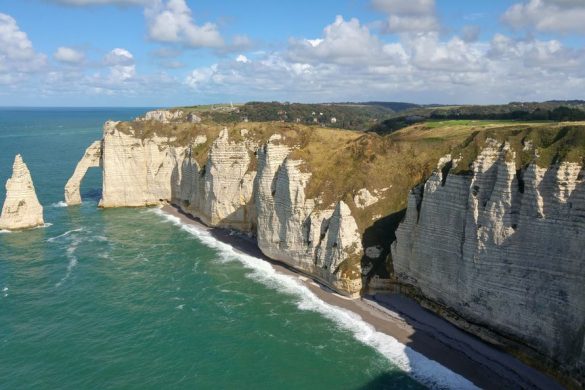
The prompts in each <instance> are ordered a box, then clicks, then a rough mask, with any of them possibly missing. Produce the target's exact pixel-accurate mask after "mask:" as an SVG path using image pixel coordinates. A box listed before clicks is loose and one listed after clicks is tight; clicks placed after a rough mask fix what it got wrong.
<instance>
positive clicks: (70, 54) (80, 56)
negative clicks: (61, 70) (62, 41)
mask: <svg viewBox="0 0 585 390" xmlns="http://www.w3.org/2000/svg"><path fill="white" fill-rule="evenodd" d="M53 58H55V59H56V60H57V61H59V62H63V63H66V64H80V63H82V62H83V60H84V59H85V54H84V53H83V52H82V51H79V50H75V49H73V48H70V47H65V46H61V47H59V48H58V49H57V51H55V53H53Z"/></svg>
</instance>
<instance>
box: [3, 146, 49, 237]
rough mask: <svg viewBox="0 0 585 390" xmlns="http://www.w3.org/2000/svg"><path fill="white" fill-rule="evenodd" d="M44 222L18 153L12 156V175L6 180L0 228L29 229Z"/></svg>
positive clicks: (30, 180) (26, 169) (24, 165)
mask: <svg viewBox="0 0 585 390" xmlns="http://www.w3.org/2000/svg"><path fill="white" fill-rule="evenodd" d="M44 224H45V222H44V220H43V207H42V206H41V204H40V203H39V200H38V199H37V194H36V193H35V187H34V185H33V181H32V178H31V176H30V172H29V170H28V168H27V166H26V164H25V163H24V161H22V157H21V156H20V154H17V155H16V157H15V158H14V164H13V166H12V177H11V178H10V179H8V181H7V182H6V200H5V201H4V206H3V207H2V215H0V230H21V229H30V228H34V227H38V226H43V225H44Z"/></svg>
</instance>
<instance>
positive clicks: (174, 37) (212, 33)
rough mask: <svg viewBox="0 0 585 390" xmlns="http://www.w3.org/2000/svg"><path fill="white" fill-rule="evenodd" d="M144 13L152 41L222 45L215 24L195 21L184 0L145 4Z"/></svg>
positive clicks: (195, 45)
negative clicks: (196, 22) (198, 23)
mask: <svg viewBox="0 0 585 390" xmlns="http://www.w3.org/2000/svg"><path fill="white" fill-rule="evenodd" d="M144 14H145V16H146V20H147V24H148V36H149V38H150V39H152V40H153V41H157V42H165V43H179V44H182V45H184V46H188V47H193V48H198V47H208V48H220V47H222V46H223V45H224V40H223V38H222V37H221V35H220V33H219V31H218V29H217V26H216V25H215V24H213V23H205V24H203V25H197V24H195V22H194V21H193V16H192V13H191V9H190V8H189V6H188V5H187V3H186V2H185V0H168V1H167V2H163V1H161V0H159V1H157V2H156V3H155V4H154V5H152V6H150V7H148V8H146V9H145V11H144Z"/></svg>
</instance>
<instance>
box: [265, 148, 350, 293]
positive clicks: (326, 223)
mask: <svg viewBox="0 0 585 390" xmlns="http://www.w3.org/2000/svg"><path fill="white" fill-rule="evenodd" d="M277 141H278V137H273V138H272V139H271V142H269V143H268V144H267V145H265V146H264V147H263V148H262V149H261V150H260V151H259V152H258V160H259V161H258V175H257V176H256V185H255V192H254V195H255V203H256V213H257V220H258V225H257V238H258V246H259V247H260V249H261V250H262V251H263V252H264V253H265V254H266V255H267V256H269V257H271V258H274V259H279V260H283V261H285V262H287V263H288V264H291V265H293V266H294V267H296V268H298V269H301V270H304V271H306V272H308V273H310V274H312V275H315V276H317V277H319V278H320V279H322V280H323V281H325V282H326V283H328V284H330V285H332V286H334V287H335V288H337V289H339V290H342V291H346V292H348V293H350V294H352V295H355V294H358V293H359V292H360V290H361V287H362V284H361V275H360V274H361V269H359V267H358V266H359V259H360V258H361V255H362V253H361V252H362V248H361V235H360V234H359V232H358V228H357V224H356V222H355V220H354V219H353V217H352V216H351V211H350V210H349V207H348V206H347V205H346V204H345V203H343V202H342V201H340V202H338V203H337V205H335V208H334V209H325V210H320V209H318V208H316V207H315V206H316V205H315V200H313V199H306V197H305V187H306V186H307V183H308V180H309V178H310V176H311V174H310V173H304V172H302V171H301V170H300V169H299V166H300V165H301V164H302V161H298V160H292V159H290V158H288V157H287V156H288V154H289V152H290V149H289V147H287V146H285V145H279V144H278V142H277ZM332 206H333V205H332ZM343 261H349V262H352V261H353V263H354V264H355V265H356V267H355V268H354V269H351V268H350V269H340V268H339V266H340V265H341V263H342V262H343Z"/></svg>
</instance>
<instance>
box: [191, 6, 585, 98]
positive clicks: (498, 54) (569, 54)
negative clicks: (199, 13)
mask: <svg viewBox="0 0 585 390" xmlns="http://www.w3.org/2000/svg"><path fill="white" fill-rule="evenodd" d="M472 32H473V31H472ZM473 33H474V34H471V35H472V37H471V38H470V37H469V36H465V31H463V35H462V36H461V37H459V36H454V37H451V38H449V39H447V40H445V39H442V38H441V35H440V34H439V33H438V32H427V33H418V34H402V35H401V36H400V41H399V42H394V43H385V42H383V41H382V40H381V39H380V38H379V37H377V36H376V35H374V34H373V33H372V32H371V31H369V29H368V28H367V27H366V26H363V25H362V24H361V23H360V22H359V20H357V19H350V20H345V19H344V18H342V17H337V18H336V19H335V21H334V22H333V23H332V24H331V25H329V26H327V27H325V29H324V31H323V35H322V36H320V37H310V38H306V39H298V38H297V39H293V40H291V41H290V43H289V46H288V48H286V49H285V50H282V51H277V52H269V53H263V54H262V53H260V54H257V55H255V56H254V60H253V61H249V60H248V61H244V59H243V58H241V57H232V58H231V59H226V60H224V61H220V62H218V63H216V64H214V65H212V66H207V67H198V68H196V69H193V70H192V71H191V72H190V73H189V75H188V76H187V77H186V79H185V80H184V82H185V84H186V85H187V86H189V87H190V88H192V89H194V90H196V91H198V92H199V93H201V94H202V95H204V96H207V97H208V98H210V99H211V98H213V97H214V96H230V97H231V98H233V99H235V100H250V99H265V100H272V99H276V100H303V101H307V100H309V101H336V100H371V99H383V100H389V99H396V100H414V101H427V102H442V103H447V102H456V103H489V102H497V101H510V100H546V99H553V98H563V97H565V98H571V97H574V96H577V95H579V94H580V91H582V89H583V88H584V87H585V50H582V49H579V50H578V49H571V48H569V47H567V46H565V45H563V44H562V43H561V42H560V41H558V40H554V39H553V40H538V39H534V38H532V39H514V38H512V37H509V36H506V35H503V34H496V35H494V37H493V38H492V39H491V41H487V42H482V41H478V40H477V37H475V35H476V34H475V32H473ZM246 59H247V58H246Z"/></svg>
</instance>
